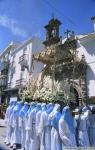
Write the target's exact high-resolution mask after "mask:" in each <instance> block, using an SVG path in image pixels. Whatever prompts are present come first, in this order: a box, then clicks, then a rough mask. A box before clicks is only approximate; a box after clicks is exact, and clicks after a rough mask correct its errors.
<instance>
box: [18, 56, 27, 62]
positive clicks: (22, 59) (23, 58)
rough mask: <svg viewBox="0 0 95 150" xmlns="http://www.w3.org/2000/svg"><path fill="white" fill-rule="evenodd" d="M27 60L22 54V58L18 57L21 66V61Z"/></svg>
mask: <svg viewBox="0 0 95 150" xmlns="http://www.w3.org/2000/svg"><path fill="white" fill-rule="evenodd" d="M26 60H27V55H26V54H23V55H22V56H20V57H19V63H20V64H21V63H22V62H23V61H26Z"/></svg>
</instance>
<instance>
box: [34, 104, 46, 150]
mask: <svg viewBox="0 0 95 150" xmlns="http://www.w3.org/2000/svg"><path fill="white" fill-rule="evenodd" d="M45 110H46V103H42V104H41V109H40V110H39V111H38V112H37V113H36V136H37V140H38V149H40V150H41V149H43V147H44V146H43V133H42V130H41V127H42V125H41V123H42V122H41V115H42V113H43V112H44V111H45Z"/></svg>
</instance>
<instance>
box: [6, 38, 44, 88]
mask: <svg viewBox="0 0 95 150" xmlns="http://www.w3.org/2000/svg"><path fill="white" fill-rule="evenodd" d="M25 47H26V52H25V54H26V59H27V63H28V69H25V70H24V71H23V72H22V76H23V77H22V78H23V79H25V81H26V82H28V81H29V75H31V76H32V77H33V78H37V76H38V74H39V72H41V70H42V68H43V64H42V63H39V62H34V69H33V68H32V66H31V65H32V55H33V54H35V53H37V52H40V51H41V50H42V49H43V44H42V42H41V41H40V40H39V39H38V38H32V39H31V40H29V41H27V42H26V43H24V44H22V46H21V48H19V47H18V49H16V50H14V53H12V55H11V58H10V59H11V62H12V59H13V56H14V55H15V59H14V61H15V73H14V75H13V78H12V79H10V74H9V81H8V82H9V83H10V81H11V82H12V86H11V87H12V88H14V87H15V86H16V80H19V79H20V75H21V65H20V64H19V57H20V56H22V55H23V49H24V48H25ZM31 69H32V70H31ZM10 71H11V68H10ZM10 71H9V72H10Z"/></svg>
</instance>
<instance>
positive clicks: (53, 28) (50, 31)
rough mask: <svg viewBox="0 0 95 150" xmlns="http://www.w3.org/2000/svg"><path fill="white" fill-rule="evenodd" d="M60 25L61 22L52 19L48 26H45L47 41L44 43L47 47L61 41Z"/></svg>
mask: <svg viewBox="0 0 95 150" xmlns="http://www.w3.org/2000/svg"><path fill="white" fill-rule="evenodd" d="M60 25H61V22H60V21H59V20H57V19H54V17H52V19H51V20H50V21H49V23H48V25H46V26H45V29H46V40H45V41H44V42H43V44H44V45H45V46H50V45H52V44H55V43H58V42H59V41H60V37H59V26H60Z"/></svg>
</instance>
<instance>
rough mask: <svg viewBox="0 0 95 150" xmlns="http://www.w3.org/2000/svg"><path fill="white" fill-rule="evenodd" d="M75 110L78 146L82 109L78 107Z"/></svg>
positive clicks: (77, 142)
mask: <svg viewBox="0 0 95 150" xmlns="http://www.w3.org/2000/svg"><path fill="white" fill-rule="evenodd" d="M74 112H75V116H74V118H75V120H76V123H77V124H76V125H77V126H76V129H75V137H76V144H77V146H79V123H80V109H79V108H76V109H75V110H74Z"/></svg>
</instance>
